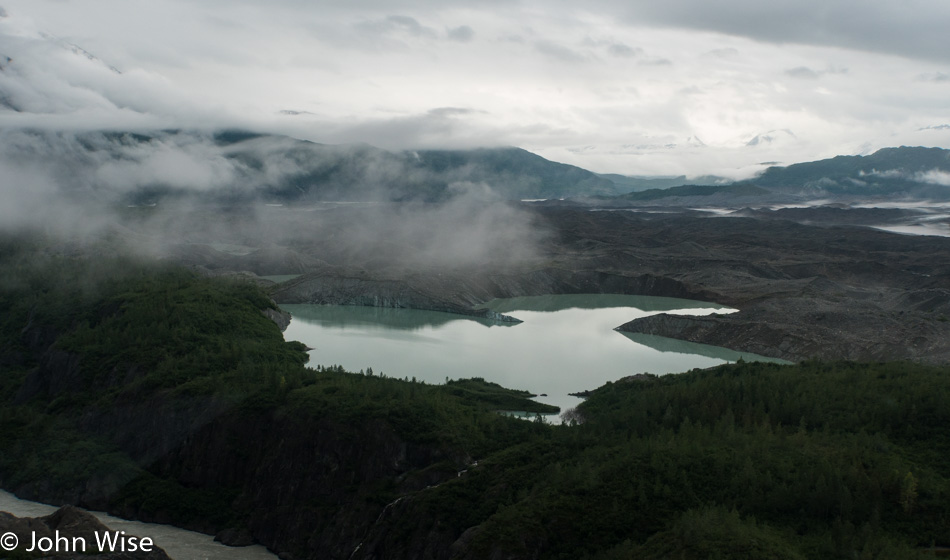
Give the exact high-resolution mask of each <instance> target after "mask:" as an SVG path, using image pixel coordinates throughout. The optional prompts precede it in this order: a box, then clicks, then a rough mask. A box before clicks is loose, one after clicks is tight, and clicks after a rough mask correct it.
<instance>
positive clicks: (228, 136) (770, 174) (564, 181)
mask: <svg viewBox="0 0 950 560" xmlns="http://www.w3.org/2000/svg"><path fill="white" fill-rule="evenodd" d="M0 166H4V168H5V169H10V168H15V169H17V170H19V171H21V172H22V171H23V170H24V169H25V170H27V172H29V171H30V170H32V171H33V172H34V173H35V174H38V175H42V177H44V180H47V181H52V182H53V183H54V184H55V186H56V187H57V188H59V189H61V191H64V192H66V193H68V194H73V195H77V196H81V197H82V198H85V199H89V198H92V199H94V200H104V201H107V202H108V201H112V202H122V203H128V204H136V205H137V204H151V203H155V202H158V201H161V200H172V199H179V198H189V199H198V200H208V201H230V202H241V201H252V200H258V201H264V202H268V203H279V204H287V203H314V202H327V201H341V202H387V201H422V202H437V201H441V200H446V199H450V198H455V197H458V196H467V197H472V198H475V199H485V200H499V199H501V200H524V199H560V198H570V199H575V200H585V199H586V200H589V201H592V202H595V203H597V204H602V203H608V204H620V205H623V204H643V203H646V202H649V203H656V204H689V205H693V204H707V205H712V204H744V203H751V204H754V203H757V202H758V203H774V202H790V201H810V200H820V199H829V200H834V201H845V202H847V201H855V200H870V199H882V198H883V199H890V200H905V199H910V200H923V199H927V200H933V199H937V200H947V199H950V151H948V150H943V149H939V148H910V147H901V148H888V149H884V150H880V151H878V152H875V153H874V154H871V155H869V156H838V157H835V158H832V159H827V160H821V161H816V162H810V163H800V164H795V165H790V166H788V167H770V168H769V169H767V170H766V171H765V172H764V173H763V174H762V175H760V176H759V177H756V178H754V179H750V180H747V181H742V182H737V183H728V182H726V180H724V179H723V178H721V177H713V176H704V177H700V178H697V179H695V180H693V181H689V180H687V179H686V177H629V176H623V175H598V174H595V173H592V172H590V171H587V170H585V169H582V168H579V167H575V166H572V165H566V164H563V163H556V162H552V161H549V160H546V159H544V158H542V157H540V156H538V155H535V154H532V153H531V152H528V151H526V150H522V149H520V148H510V147H509V148H482V149H472V150H415V151H395V152H394V151H387V150H382V149H379V148H376V147H373V146H370V145H368V144H352V145H327V144H317V143H314V142H309V141H304V140H297V139H293V138H289V137H286V136H277V135H269V134H258V133H253V132H247V131H238V130H230V131H218V132H197V131H185V130H165V131H153V132H147V133H142V132H135V133H133V132H50V131H36V130H32V131H25V130H4V131H0Z"/></svg>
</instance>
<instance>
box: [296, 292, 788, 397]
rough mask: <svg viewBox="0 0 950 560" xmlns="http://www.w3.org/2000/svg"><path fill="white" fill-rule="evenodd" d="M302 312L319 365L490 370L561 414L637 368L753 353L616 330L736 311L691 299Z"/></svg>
mask: <svg viewBox="0 0 950 560" xmlns="http://www.w3.org/2000/svg"><path fill="white" fill-rule="evenodd" d="M281 307H282V308H283V309H286V310H287V311H289V312H290V313H291V314H292V316H293V319H292V320H291V323H290V326H289V327H288V328H287V330H286V331H285V333H284V337H285V338H286V339H287V340H299V341H300V342H303V343H304V344H306V345H307V346H309V347H311V348H313V350H312V351H310V364H309V365H311V366H316V365H318V364H319V365H324V366H328V365H342V366H343V367H344V368H346V369H347V370H350V371H360V370H365V369H366V368H369V367H371V368H373V371H374V372H375V374H377V375H378V374H384V375H386V376H387V377H398V378H410V379H411V378H413V377H415V378H416V379H417V380H420V381H425V382H427V383H444V382H445V380H446V378H448V379H461V378H468V377H483V378H485V379H486V380H488V381H493V382H495V383H499V384H501V385H503V386H505V387H510V388H513V389H525V390H528V391H531V392H532V393H535V394H538V395H544V396H539V397H537V398H536V400H538V401H540V402H544V403H548V404H553V405H555V406H559V407H560V408H561V410H562V411H564V410H566V409H568V408H572V407H574V406H577V404H578V403H580V402H581V400H582V399H580V398H577V397H573V396H570V395H569V393H576V392H578V391H584V390H587V389H595V388H597V387H599V386H601V385H603V384H604V383H606V382H608V381H615V380H617V379H620V378H621V377H625V376H628V375H634V374H637V373H652V374H658V375H662V374H669V373H677V372H684V371H688V370H690V369H693V368H705V367H711V366H714V365H717V364H721V363H724V362H732V361H736V360H738V359H739V358H740V357H741V358H742V359H744V360H746V361H752V360H767V361H778V360H774V359H771V358H763V357H761V356H756V355H754V354H748V353H740V352H735V351H732V350H728V349H725V348H718V347H714V346H707V345H704V344H695V343H691V342H682V341H678V340H673V339H668V338H661V337H656V336H650V335H639V334H630V333H621V332H618V331H615V330H614V328H616V327H618V326H620V325H622V324H623V323H626V322H627V321H630V320H632V319H635V318H637V317H644V316H647V315H653V314H656V313H664V312H665V313H678V314H690V315H705V314H709V313H728V312H732V311H734V310H732V309H729V308H726V307H723V306H719V305H715V304H710V303H703V302H698V301H692V300H684V299H675V298H662V297H646V296H618V295H602V294H597V295H556V296H536V297H521V298H512V299H504V300H495V301H492V302H489V304H487V305H485V306H484V307H488V308H490V309H492V310H493V311H497V312H499V313H504V314H506V315H511V316H513V317H516V318H518V319H521V320H522V321H523V322H521V323H502V322H496V321H488V320H483V319H474V318H471V317H466V316H462V315H455V314H451V313H442V312H437V311H422V310H417V309H392V308H380V307H360V306H335V305H308V304H295V305H282V306H281Z"/></svg>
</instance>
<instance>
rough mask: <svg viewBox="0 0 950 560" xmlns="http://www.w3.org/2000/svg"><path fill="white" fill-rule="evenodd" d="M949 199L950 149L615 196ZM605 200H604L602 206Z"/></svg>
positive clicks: (712, 201) (715, 200)
mask: <svg viewBox="0 0 950 560" xmlns="http://www.w3.org/2000/svg"><path fill="white" fill-rule="evenodd" d="M818 200H823V201H828V202H860V201H881V200H890V201H901V200H950V150H944V149H941V148H920V147H906V146H902V147H900V148H885V149H882V150H878V151H877V152H874V153H873V154H871V155H868V156H837V157H834V158H831V159H825V160H820V161H814V162H808V163H798V164H794V165H789V166H787V167H770V168H768V169H767V170H766V171H765V172H764V173H763V174H761V175H759V176H758V177H755V178H753V179H748V180H746V181H739V182H736V183H730V184H726V185H721V184H720V185H715V184H712V185H709V184H688V185H681V186H673V187H669V188H653V189H648V190H643V191H639V192H631V193H627V194H623V195H619V196H617V197H613V198H612V201H613V203H615V204H625V203H633V204H643V203H647V202H649V203H651V204H664V205H702V204H704V203H705V204H709V205H728V204H733V205H736V204H739V205H743V204H756V203H759V204H770V203H790V202H809V201H818ZM603 201H604V200H603V199H601V202H603Z"/></svg>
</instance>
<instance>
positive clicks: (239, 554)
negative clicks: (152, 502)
mask: <svg viewBox="0 0 950 560" xmlns="http://www.w3.org/2000/svg"><path fill="white" fill-rule="evenodd" d="M56 509H57V508H56V507H53V506H49V505H46V504H40V503H37V502H30V501H27V500H21V499H19V498H17V497H16V496H14V495H13V494H11V493H9V492H4V491H3V490H0V511H6V512H8V513H12V514H13V515H15V516H17V517H42V516H44V515H49V514H51V513H53V512H54V511H56ZM92 514H93V515H95V516H96V517H97V518H98V519H99V521H101V522H102V523H103V524H104V525H105V526H106V527H108V528H109V529H111V530H113V531H125V532H126V534H128V535H134V536H136V537H140V538H145V537H148V538H150V539H152V541H153V542H154V543H155V545H156V546H158V547H160V548H162V549H163V550H164V551H165V552H166V553H167V554H168V556H169V557H171V558H172V559H173V560H225V559H227V560H277V555H276V554H273V553H272V552H270V551H268V550H267V549H266V548H264V547H263V546H259V545H255V546H248V547H241V548H235V547H229V546H224V545H223V544H221V543H217V542H214V537H211V536H209V535H205V534H203V533H195V532H193V531H186V530H184V529H179V528H178V527H172V526H170V525H157V524H155V523H141V522H139V521H128V520H126V519H119V518H118V517H112V516H111V515H108V514H106V513H102V512H92Z"/></svg>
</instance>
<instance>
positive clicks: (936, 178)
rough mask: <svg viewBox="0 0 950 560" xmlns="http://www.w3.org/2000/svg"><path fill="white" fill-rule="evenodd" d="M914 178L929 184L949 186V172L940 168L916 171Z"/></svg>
mask: <svg viewBox="0 0 950 560" xmlns="http://www.w3.org/2000/svg"><path fill="white" fill-rule="evenodd" d="M914 179H915V180H916V181H918V182H920V183H930V184H931V185H943V186H944V187H950V172H947V171H943V170H942V169H932V170H930V171H926V172H922V173H918V174H917V175H915V176H914Z"/></svg>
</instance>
